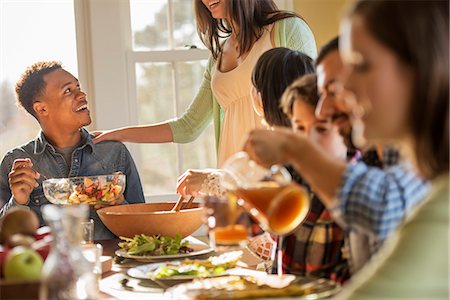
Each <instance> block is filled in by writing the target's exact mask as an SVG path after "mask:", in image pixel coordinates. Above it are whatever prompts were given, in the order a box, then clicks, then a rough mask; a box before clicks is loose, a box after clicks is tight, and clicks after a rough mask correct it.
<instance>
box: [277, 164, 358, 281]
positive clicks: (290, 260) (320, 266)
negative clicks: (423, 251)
mask: <svg viewBox="0 0 450 300" xmlns="http://www.w3.org/2000/svg"><path fill="white" fill-rule="evenodd" d="M289 171H290V172H291V174H292V175H293V179H294V180H295V181H296V182H299V183H301V184H302V185H303V186H305V183H304V181H303V180H302V179H301V178H300V177H299V176H298V174H296V172H295V171H293V170H292V169H290V170H289ZM306 187H307V186H306ZM310 195H311V208H310V211H309V213H308V215H307V216H306V218H305V221H303V223H302V224H300V226H299V227H298V228H297V229H296V230H295V231H294V232H293V233H292V234H290V235H288V236H286V237H285V238H284V239H283V245H282V251H283V272H284V273H289V274H295V275H300V276H305V275H311V276H316V277H323V278H330V279H333V280H336V281H338V282H343V281H345V280H347V279H348V278H349V277H350V273H349V267H348V263H347V260H346V258H344V257H343V253H342V250H343V247H344V244H345V243H344V238H345V233H344V231H343V230H342V229H341V228H340V227H339V226H338V225H337V224H336V223H335V222H334V221H333V219H332V218H331V216H330V214H329V212H328V210H327V209H326V208H325V207H324V205H323V204H322V202H321V201H320V200H319V198H318V197H317V196H316V195H315V194H314V193H310ZM276 263H277V259H275V261H274V262H273V269H272V271H273V273H276V270H277V266H276Z"/></svg>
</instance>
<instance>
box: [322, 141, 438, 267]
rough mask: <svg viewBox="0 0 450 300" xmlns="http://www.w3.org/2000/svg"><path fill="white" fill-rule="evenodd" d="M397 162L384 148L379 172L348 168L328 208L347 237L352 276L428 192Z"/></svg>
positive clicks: (359, 165) (392, 151) (426, 186)
mask: <svg viewBox="0 0 450 300" xmlns="http://www.w3.org/2000/svg"><path fill="white" fill-rule="evenodd" d="M398 161H399V155H398V151H396V150H395V149H393V148H386V149H385V151H384V157H383V162H382V165H383V168H378V167H371V166H368V165H367V164H366V163H365V162H363V161H361V160H358V161H357V162H354V163H351V164H349V165H348V166H347V169H346V171H345V173H344V178H343V181H342V186H341V187H340V190H339V191H338V193H337V197H336V200H335V202H334V203H333V205H332V206H331V207H329V208H328V209H329V211H330V212H331V214H332V216H333V218H334V219H335V221H336V222H337V223H338V224H339V225H341V227H342V228H344V229H345V230H346V231H347V233H348V240H347V241H348V244H347V250H348V251H349V253H348V255H349V263H350V267H351V269H352V272H355V271H357V270H359V269H360V268H361V267H362V265H364V263H365V262H366V261H367V260H368V259H369V258H370V257H371V256H372V255H373V254H374V253H375V252H376V251H378V249H379V248H380V246H381V244H382V242H383V241H384V240H385V239H386V238H387V237H388V236H389V235H390V234H391V233H393V232H394V231H395V230H396V229H397V227H398V226H399V225H400V223H402V221H403V220H404V218H405V217H406V216H407V214H408V213H409V212H411V210H412V208H413V207H414V206H416V205H417V204H418V203H419V202H421V201H422V199H424V197H425V196H426V195H427V193H428V192H429V190H430V185H429V184H428V183H427V182H426V181H424V180H423V179H421V178H420V177H419V176H418V175H417V174H416V173H415V172H414V171H413V170H412V168H411V167H410V166H408V165H407V164H405V163H400V164H399V163H398Z"/></svg>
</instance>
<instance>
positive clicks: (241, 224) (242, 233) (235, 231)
mask: <svg viewBox="0 0 450 300" xmlns="http://www.w3.org/2000/svg"><path fill="white" fill-rule="evenodd" d="M237 200H238V199H237V197H236V196H235V195H234V194H228V195H227V196H224V197H216V196H206V197H205V198H204V200H203V203H204V206H205V208H206V214H207V224H208V235H209V241H210V245H211V247H212V248H213V249H218V248H220V247H221V246H227V247H230V246H239V247H244V246H246V244H247V241H248V235H249V230H248V227H247V226H246V225H245V211H244V210H243V208H242V207H241V206H239V205H238V204H237Z"/></svg>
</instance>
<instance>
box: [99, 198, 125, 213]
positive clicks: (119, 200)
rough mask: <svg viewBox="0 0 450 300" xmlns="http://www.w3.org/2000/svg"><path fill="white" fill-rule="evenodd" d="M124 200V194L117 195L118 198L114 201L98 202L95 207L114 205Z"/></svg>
mask: <svg viewBox="0 0 450 300" xmlns="http://www.w3.org/2000/svg"><path fill="white" fill-rule="evenodd" d="M123 201H125V197H124V196H123V195H120V196H119V197H117V198H116V199H114V200H113V201H110V202H108V204H96V205H94V209H95V210H97V209H100V208H103V207H108V206H112V205H120V204H122V203H123Z"/></svg>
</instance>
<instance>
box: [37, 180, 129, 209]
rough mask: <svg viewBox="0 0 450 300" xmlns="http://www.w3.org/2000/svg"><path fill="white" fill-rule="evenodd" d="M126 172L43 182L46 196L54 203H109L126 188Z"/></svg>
mask: <svg viewBox="0 0 450 300" xmlns="http://www.w3.org/2000/svg"><path fill="white" fill-rule="evenodd" d="M125 183H126V176H125V175H124V174H111V175H97V176H82V177H71V178H51V179H47V180H45V181H44V182H43V183H42V186H43V189H44V194H45V197H46V198H47V199H48V201H50V202H51V203H53V204H63V205H73V204H81V203H86V204H90V205H96V204H109V203H110V202H111V201H113V200H115V199H117V198H118V197H120V196H121V195H122V194H123V192H124V190H125Z"/></svg>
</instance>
